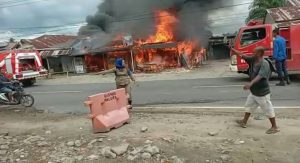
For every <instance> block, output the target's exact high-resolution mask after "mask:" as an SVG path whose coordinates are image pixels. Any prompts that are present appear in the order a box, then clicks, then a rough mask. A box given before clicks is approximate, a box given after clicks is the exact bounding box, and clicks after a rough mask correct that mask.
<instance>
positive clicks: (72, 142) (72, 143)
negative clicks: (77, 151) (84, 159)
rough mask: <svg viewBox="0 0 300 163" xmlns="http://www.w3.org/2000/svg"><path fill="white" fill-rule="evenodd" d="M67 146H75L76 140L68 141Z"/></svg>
mask: <svg viewBox="0 0 300 163" xmlns="http://www.w3.org/2000/svg"><path fill="white" fill-rule="evenodd" d="M67 146H69V147H73V146H75V142H74V141H69V142H67Z"/></svg>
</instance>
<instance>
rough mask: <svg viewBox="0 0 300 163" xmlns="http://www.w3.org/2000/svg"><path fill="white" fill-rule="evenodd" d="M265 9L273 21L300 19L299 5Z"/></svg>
mask: <svg viewBox="0 0 300 163" xmlns="http://www.w3.org/2000/svg"><path fill="white" fill-rule="evenodd" d="M267 11H268V14H269V15H270V16H271V17H272V19H273V20H274V21H275V23H280V22H292V21H298V20H300V6H291V7H280V8H273V9H268V10H267Z"/></svg>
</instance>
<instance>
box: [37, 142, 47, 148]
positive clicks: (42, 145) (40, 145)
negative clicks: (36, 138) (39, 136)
mask: <svg viewBox="0 0 300 163" xmlns="http://www.w3.org/2000/svg"><path fill="white" fill-rule="evenodd" d="M37 146H38V147H48V146H49V144H48V143H47V142H45V141H42V142H38V144H37Z"/></svg>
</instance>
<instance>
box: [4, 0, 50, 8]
mask: <svg viewBox="0 0 300 163" xmlns="http://www.w3.org/2000/svg"><path fill="white" fill-rule="evenodd" d="M45 1H50V0H36V1H30V2H27V1H26V2H24V3H22V2H20V3H18V2H16V3H13V4H8V5H6V4H2V5H1V6H0V9H3V8H9V7H16V6H24V5H28V4H33V3H39V2H45Z"/></svg>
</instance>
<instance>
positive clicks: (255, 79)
mask: <svg viewBox="0 0 300 163" xmlns="http://www.w3.org/2000/svg"><path fill="white" fill-rule="evenodd" d="M232 51H233V52H234V53H235V54H237V55H239V56H240V57H242V58H243V59H244V60H245V61H246V62H247V63H248V64H249V75H250V79H251V82H250V83H248V84H246V85H245V86H244V90H250V94H249V96H248V98H247V102H246V106H245V109H246V110H245V116H244V119H243V120H238V121H237V123H238V124H239V125H240V126H241V127H243V128H246V127H247V126H246V125H247V122H248V120H249V117H250V115H251V114H252V113H253V112H254V111H255V110H256V109H257V108H258V107H260V108H261V109H262V110H263V112H264V113H265V114H266V116H267V117H268V118H269V120H270V122H271V125H272V127H271V128H270V129H269V130H267V132H266V133H267V134H275V133H277V132H279V131H280V130H279V129H278V127H277V125H276V119H275V112H274V108H273V105H272V102H271V100H270V93H271V91H270V85H269V77H270V76H271V70H270V65H269V63H268V61H266V60H265V59H264V53H265V48H264V47H257V48H255V49H254V54H253V56H247V55H244V54H243V53H241V52H240V51H237V50H235V49H232Z"/></svg>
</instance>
